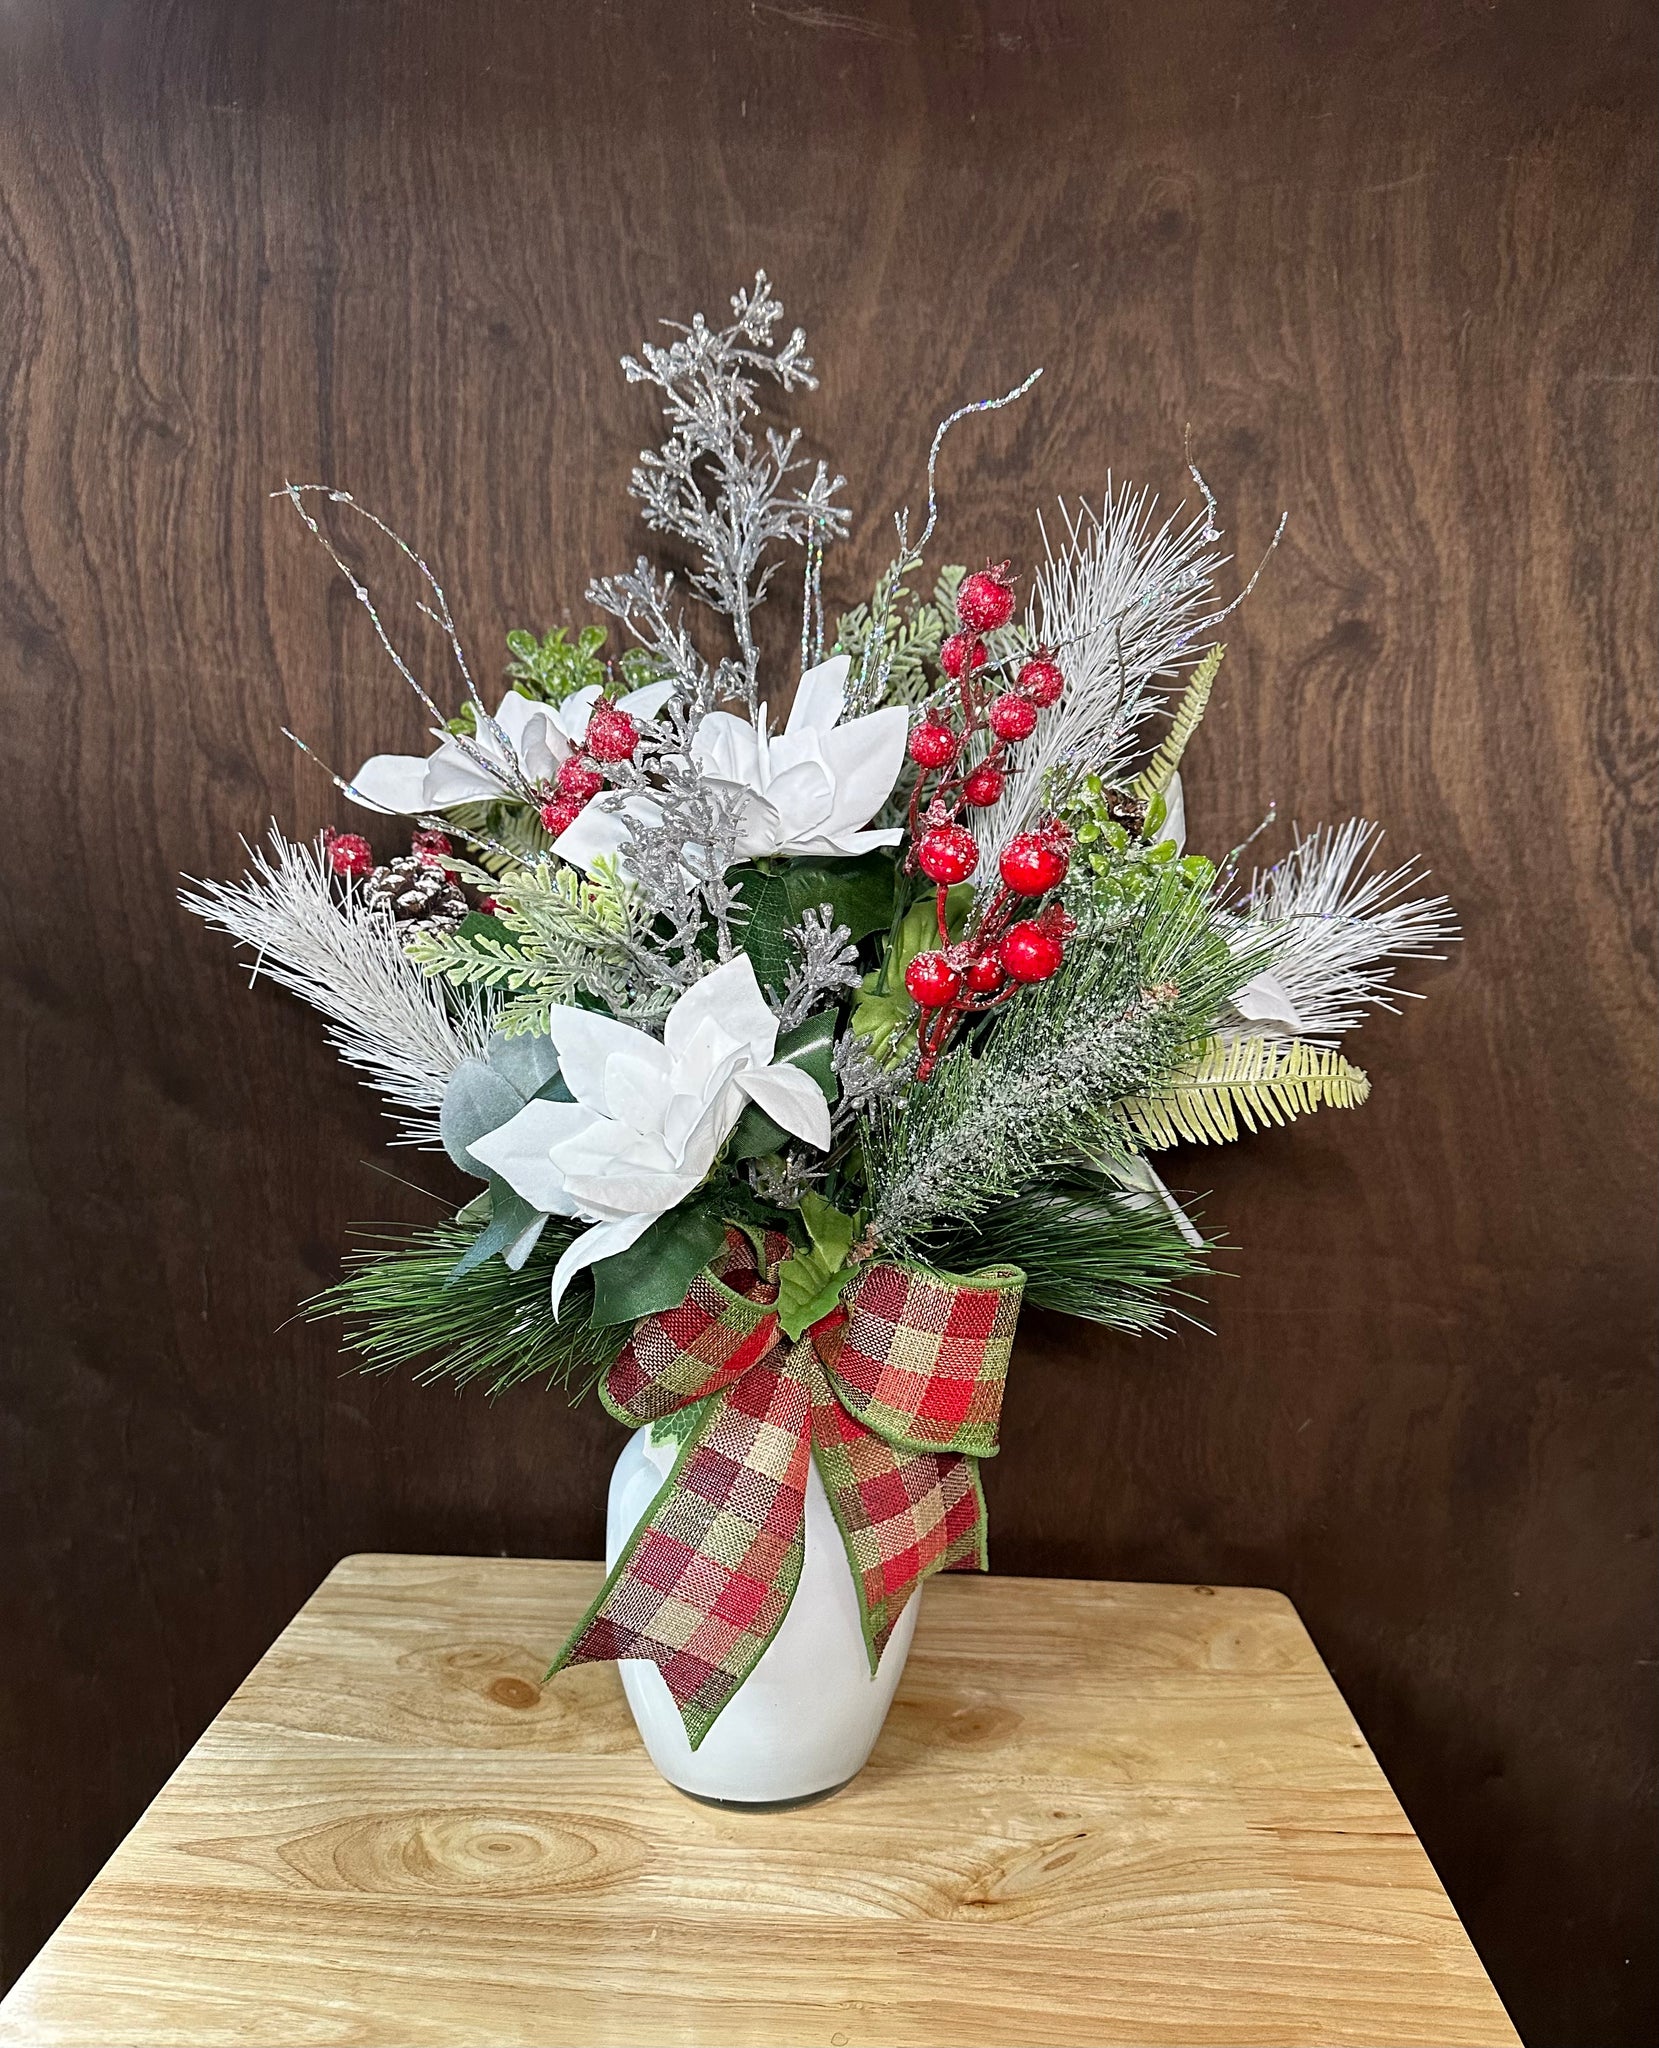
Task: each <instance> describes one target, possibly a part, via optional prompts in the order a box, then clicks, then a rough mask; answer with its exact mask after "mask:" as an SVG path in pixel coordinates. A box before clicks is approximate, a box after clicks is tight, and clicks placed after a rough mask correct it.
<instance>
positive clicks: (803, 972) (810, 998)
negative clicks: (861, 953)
mask: <svg viewBox="0 0 1659 2048" xmlns="http://www.w3.org/2000/svg"><path fill="white" fill-rule="evenodd" d="M789 942H790V944H791V945H792V946H793V947H794V949H795V952H796V955H797V958H796V961H795V964H794V966H793V967H791V968H790V970H789V979H788V982H787V983H786V985H785V988H784V992H783V1002H782V1005H781V1006H780V1008H779V1010H778V1028H779V1029H780V1030H782V1031H791V1030H793V1029H794V1027H795V1026H796V1025H797V1024H802V1023H804V1022H805V1021H806V1019H807V1018H808V1017H810V1016H811V1014H812V1012H813V1011H814V1010H815V1009H816V1008H818V1006H819V1005H820V1003H822V1002H823V1001H824V999H825V998H826V997H838V996H840V995H842V994H844V993H845V991H846V990H848V989H850V988H857V986H858V980H859V974H858V948H857V947H856V946H855V945H854V944H853V943H852V932H851V930H850V929H849V928H848V927H847V926H846V925H844V924H837V923H836V921H835V913H834V911H833V910H831V908H830V906H829V905H828V904H827V903H820V904H819V905H818V907H817V909H815V910H809V911H808V912H807V913H806V915H805V916H804V917H803V918H802V919H801V921H800V923H799V924H798V925H797V926H796V927H795V929H794V930H793V931H792V932H791V933H790V934H789Z"/></svg>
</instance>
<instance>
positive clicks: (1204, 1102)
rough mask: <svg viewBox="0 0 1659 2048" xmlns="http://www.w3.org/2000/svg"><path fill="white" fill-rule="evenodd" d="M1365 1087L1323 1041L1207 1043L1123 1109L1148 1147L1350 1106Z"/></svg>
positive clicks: (1228, 1135) (1218, 1139)
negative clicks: (1186, 1064) (1161, 1084)
mask: <svg viewBox="0 0 1659 2048" xmlns="http://www.w3.org/2000/svg"><path fill="white" fill-rule="evenodd" d="M1370 1092H1371V1084H1370V1082H1369V1081H1368V1080H1367V1079H1366V1078H1365V1076H1364V1074H1363V1073H1361V1072H1360V1070H1359V1068H1358V1067H1352V1066H1350V1065H1349V1064H1348V1062H1347V1061H1346V1060H1345V1059H1343V1057H1342V1056H1341V1054H1340V1053H1338V1052H1335V1051H1333V1050H1332V1049H1331V1047H1329V1046H1317V1045H1304V1044H1303V1043H1301V1041H1300V1040H1296V1039H1288V1040H1287V1039H1282V1038H1235V1039H1231V1040H1227V1041H1222V1040H1219V1039H1218V1040H1215V1041H1213V1042H1212V1043H1211V1044H1210V1045H1209V1046H1208V1047H1206V1048H1205V1051H1204V1053H1203V1055H1202V1057H1201V1058H1199V1059H1198V1060H1196V1061H1195V1062H1194V1063H1193V1065H1192V1066H1191V1067H1190V1068H1189V1069H1187V1071H1185V1072H1184V1073H1181V1074H1178V1075H1177V1076H1175V1078H1174V1079H1173V1080H1172V1081H1171V1082H1170V1083H1169V1084H1168V1086H1166V1087H1164V1088H1162V1089H1159V1090H1158V1091H1157V1092H1156V1093H1155V1094H1151V1095H1142V1096H1135V1097H1132V1098H1131V1099H1130V1100H1128V1101H1127V1102H1125V1103H1124V1104H1123V1106H1122V1107H1123V1114H1124V1116H1125V1118H1126V1119H1127V1121H1128V1123H1129V1125H1130V1127H1131V1129H1132V1130H1133V1131H1134V1133H1135V1135H1136V1137H1137V1138H1138V1139H1139V1140H1140V1142H1141V1143H1142V1144H1143V1145H1144V1146H1145V1147H1146V1148H1147V1150H1149V1151H1154V1152H1155V1151H1160V1150H1162V1149H1163V1148H1164V1147H1166V1146H1169V1145H1176V1144H1179V1143H1181V1142H1182V1140H1183V1139H1184V1140H1185V1141H1186V1142H1187V1143H1189V1144H1193V1145H1223V1144H1230V1143H1231V1142H1232V1141H1233V1140H1234V1139H1235V1138H1237V1137H1238V1136H1239V1133H1240V1128H1241V1126H1242V1128H1243V1129H1244V1130H1246V1131H1257V1130H1264V1129H1265V1128H1266V1127H1267V1126H1268V1125H1269V1124H1284V1123H1288V1122H1289V1121H1290V1119H1291V1118H1292V1117H1295V1116H1307V1115H1310V1114H1311V1113H1312V1112H1313V1111H1314V1110H1316V1109H1321V1108H1326V1109H1357V1108H1358V1107H1359V1106H1360V1104H1361V1103H1363V1102H1364V1101H1365V1099H1366V1097H1367V1096H1368V1095H1369V1094H1370Z"/></svg>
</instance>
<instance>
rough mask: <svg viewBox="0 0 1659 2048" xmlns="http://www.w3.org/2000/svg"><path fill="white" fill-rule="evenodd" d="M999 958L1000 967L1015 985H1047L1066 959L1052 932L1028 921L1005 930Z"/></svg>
mask: <svg viewBox="0 0 1659 2048" xmlns="http://www.w3.org/2000/svg"><path fill="white" fill-rule="evenodd" d="M1001 954H1002V964H1003V966H1004V967H1006V968H1007V970H1008V972H1009V973H1010V974H1011V975H1012V976H1013V977H1014V979H1015V980H1016V981H1047V979H1048V978H1049V976H1050V975H1051V974H1052V973H1053V972H1054V970H1055V969H1056V968H1057V967H1058V966H1059V965H1060V962H1061V961H1062V960H1063V959H1064V958H1065V957H1066V949H1065V947H1064V946H1063V945H1061V943H1060V941H1059V940H1058V939H1057V938H1056V937H1055V936H1054V934H1053V933H1052V932H1047V931H1044V929H1043V927H1042V926H1041V925H1040V924H1033V923H1031V922H1030V921H1029V920H1028V921H1027V922H1026V923H1024V924H1016V925H1011V926H1010V927H1009V929H1008V935H1007V937H1006V938H1005V939H1004V940H1003V942H1002V948H1001Z"/></svg>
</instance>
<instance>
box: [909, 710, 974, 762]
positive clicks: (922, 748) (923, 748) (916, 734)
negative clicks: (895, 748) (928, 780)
mask: <svg viewBox="0 0 1659 2048" xmlns="http://www.w3.org/2000/svg"><path fill="white" fill-rule="evenodd" d="M961 750H962V742H961V740H960V738H958V736H957V735H956V734H955V733H954V732H952V731H951V729H950V727H949V726H948V725H946V724H945V723H944V722H943V720H941V719H937V718H924V719H923V720H922V722H921V724H920V725H918V726H917V727H916V728H915V729H914V730H913V731H912V733H911V735H910V758H911V760H912V761H916V762H919V763H920V764H921V766H922V767H924V768H948V767H949V766H950V764H951V762H952V761H954V760H955V759H956V757H957V755H958V754H959V753H960V752H961Z"/></svg>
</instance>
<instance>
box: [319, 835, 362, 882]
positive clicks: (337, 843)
mask: <svg viewBox="0 0 1659 2048" xmlns="http://www.w3.org/2000/svg"><path fill="white" fill-rule="evenodd" d="M323 845H324V847H325V848H326V849H327V852H328V864H329V866H330V867H331V868H332V869H333V870H334V872H335V873H336V874H337V875H371V874H373V873H374V848H373V847H372V846H371V845H370V844H369V842H368V841H367V840H366V839H365V838H364V837H363V835H362V833H361V832H333V831H330V832H325V833H324V834H323Z"/></svg>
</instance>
